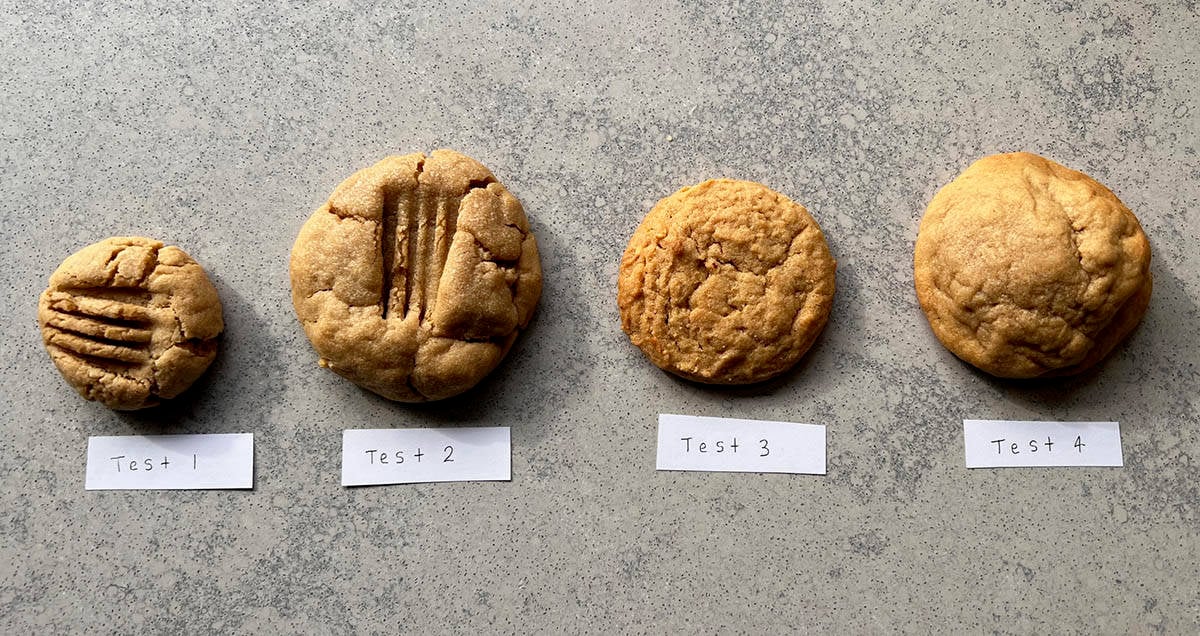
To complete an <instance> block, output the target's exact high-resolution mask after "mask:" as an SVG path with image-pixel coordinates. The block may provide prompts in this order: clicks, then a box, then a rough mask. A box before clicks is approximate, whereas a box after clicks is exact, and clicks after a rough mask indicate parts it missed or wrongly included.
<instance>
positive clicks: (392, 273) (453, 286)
mask: <svg viewBox="0 0 1200 636" xmlns="http://www.w3.org/2000/svg"><path fill="white" fill-rule="evenodd" d="M291 279H292V302H293V303H294V305H295V307H296V313H297V315H298V316H299V318H300V322H301V323H303V325H304V331H305V333H306V334H307V335H308V338H309V340H310V341H311V342H312V345H313V348H314V349H316V351H317V353H318V355H320V361H319V363H320V365H321V366H324V367H328V368H330V369H332V370H333V371H336V372H337V373H339V374H340V375H342V376H344V377H346V378H348V379H350V380H351V381H353V382H355V383H356V384H358V385H360V386H362V387H365V388H367V389H370V390H372V391H374V392H376V393H378V394H380V395H382V396H384V397H387V398H390V399H393V400H400V401H405V402H419V401H424V400H436V399H441V398H445V397H449V396H451V395H455V394H457V393H461V392H463V391H465V390H467V389H469V388H470V387H472V386H474V385H475V383H477V382H478V381H479V380H480V379H482V378H483V377H484V376H485V375H487V373H488V372H490V371H491V370H492V369H493V368H495V366H496V365H497V364H498V363H499V362H500V360H501V359H502V358H503V357H504V354H505V353H507V352H508V349H509V347H511V346H512V343H513V341H514V340H515V339H516V337H517V334H518V332H519V331H520V330H521V329H523V328H524V327H525V326H526V325H527V324H528V323H529V320H530V318H531V317H532V315H533V310H534V307H535V306H536V305H537V301H538V298H539V296H540V295H541V290H542V269H541V263H540V261H539V259H538V251H537V242H536V241H535V240H534V237H533V234H532V233H531V232H530V229H529V222H528V221H527V220H526V218H525V212H524V210H523V209H522V208H521V204H520V202H519V201H517V199H516V197H514V196H513V195H511V194H509V192H508V190H506V189H505V188H504V186H503V185H501V184H500V183H498V182H497V181H496V178H495V177H494V176H493V175H492V173H491V172H490V171H488V169H487V168H485V167H484V166H483V165H482V164H480V163H479V162H477V161H475V160H474V159H471V158H470V157H467V156H464V155H461V154H459V153H457V152H454V151H451V150H438V151H435V152H433V153H432V154H430V155H429V156H425V155H424V154H421V153H414V154H410V155H404V156H402V157H388V158H387V159H384V160H383V161H380V162H379V163H377V164H375V165H374V166H371V167H369V168H366V169H363V170H360V171H359V172H356V173H355V174H353V175H351V176H350V178H348V179H346V180H345V181H343V182H342V184H341V185H339V186H338V187H337V189H336V190H334V192H333V195H332V196H330V198H329V201H328V202H327V203H325V204H324V205H322V206H321V207H320V208H319V209H318V210H317V211H316V212H314V213H313V215H312V216H311V217H310V218H309V219H308V221H307V222H306V223H305V224H304V227H303V228H302V229H301V230H300V236H299V237H298V238H297V239H296V243H295V245H294V246H293V248H292V258H291Z"/></svg>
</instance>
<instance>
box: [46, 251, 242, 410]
mask: <svg viewBox="0 0 1200 636" xmlns="http://www.w3.org/2000/svg"><path fill="white" fill-rule="evenodd" d="M38 324H39V325H40V326H41V330H42V341H43V342H44V343H45V344H46V350H47V351H48V352H49V353H50V358H51V359H52V360H53V361H54V364H55V365H56V366H57V367H58V370H59V371H60V372H61V373H62V375H63V377H64V378H66V380H67V382H68V383H69V384H70V385H71V386H73V387H75V389H76V390H77V391H79V393H80V395H82V396H83V397H85V398H87V399H89V400H96V401H98V402H101V403H103V404H105V405H106V406H108V407H110V408H113V409H120V410H132V409H140V408H145V407H147V406H154V405H155V404H158V403H159V401H160V400H162V399H168V398H173V397H175V396H176V395H179V394H180V393H182V392H183V391H184V389H186V388H188V387H189V386H191V384H192V382H194V381H195V380H196V378H199V377H200V375H201V374H202V373H204V370H205V369H207V368H208V365H209V364H210V363H211V362H212V361H213V358H215V357H216V355H217V336H218V335H220V333H221V330H222V329H224V327H225V324H224V322H223V321H222V319H221V300H220V299H219V298H218V297H217V290H216V288H215V287H213V285H212V282H210V281H209V280H208V276H207V275H205V273H204V270H203V269H202V268H201V267H200V265H198V264H197V263H196V261H194V260H192V258H191V257H190V256H188V255H187V254H186V253H185V252H184V251H183V250H181V249H179V248H178V247H174V246H168V247H164V246H163V244H162V243H161V242H159V241H155V240H153V239H148V238H141V237H115V238H109V239H105V240H103V241H100V242H99V243H95V244H93V245H89V246H87V247H85V248H83V249H81V250H79V251H78V252H76V253H74V254H72V255H71V256H69V257H68V258H67V260H65V261H63V263H62V265H59V266H58V269H56V270H55V271H54V274H52V275H51V276H50V287H49V288H48V289H47V290H46V291H45V292H43V293H42V296H41V298H40V300H39V302H38Z"/></svg>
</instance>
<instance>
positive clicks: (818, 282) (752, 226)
mask: <svg viewBox="0 0 1200 636" xmlns="http://www.w3.org/2000/svg"><path fill="white" fill-rule="evenodd" d="M836 266H837V264H836V262H835V261H834V260H833V257H832V256H831V255H830V253H829V246H828V245H826V243H825V236H824V235H823V234H822V233H821V228H820V227H818V226H817V222H816V221H814V220H813V218H812V217H811V216H809V214H808V211H807V210H805V209H804V207H803V206H801V205H799V204H797V203H794V202H793V201H791V200H790V199H788V198H787V197H785V196H783V195H782V194H779V193H778V192H775V191H773V190H771V189H770V188H768V187H766V186H764V185H762V184H759V183H754V182H751V181H734V180H730V179H714V180H710V181H705V182H704V183H701V184H698V185H695V186H692V187H688V188H683V189H682V190H680V191H678V192H676V193H675V194H672V195H671V196H669V197H667V198H665V199H663V200H661V201H659V202H658V204H657V205H655V206H654V208H653V209H652V210H650V213H649V214H647V215H646V218H645V219H643V220H642V223H641V225H640V226H638V228H637V230H636V231H635V232H634V234H633V237H632V238H631V239H630V240H629V246H628V247H627V248H626V249H625V255H624V257H623V258H622V259H621V270H620V276H619V278H618V288H617V304H618V305H619V307H620V310H621V326H622V327H623V328H624V329H625V332H626V333H627V334H629V338H630V340H632V341H633V344H635V345H637V346H638V347H639V348H641V350H642V351H643V352H645V354H646V355H647V356H649V357H650V360H651V361H652V362H654V364H656V365H658V366H659V367H660V368H662V369H665V370H667V371H670V372H672V373H675V374H677V375H680V376H682V377H685V378H688V379H690V380H695V381H698V382H707V383H711V384H748V383H751V382H759V381H761V380H766V379H768V378H771V377H772V376H775V375H778V374H780V373H782V372H784V371H786V370H787V369H789V368H791V367H792V365H794V364H795V363H796V362H797V361H798V360H799V359H800V357H801V356H803V355H804V353H805V352H806V351H808V349H809V347H811V346H812V344H813V341H815V340H816V338H817V335H818V334H819V333H820V332H821V329H822V328H823V327H824V326H825V322H826V321H827V320H828V318H829V310H830V308H831V307H832V304H833V292H834V286H835V281H834V275H835V269H836Z"/></svg>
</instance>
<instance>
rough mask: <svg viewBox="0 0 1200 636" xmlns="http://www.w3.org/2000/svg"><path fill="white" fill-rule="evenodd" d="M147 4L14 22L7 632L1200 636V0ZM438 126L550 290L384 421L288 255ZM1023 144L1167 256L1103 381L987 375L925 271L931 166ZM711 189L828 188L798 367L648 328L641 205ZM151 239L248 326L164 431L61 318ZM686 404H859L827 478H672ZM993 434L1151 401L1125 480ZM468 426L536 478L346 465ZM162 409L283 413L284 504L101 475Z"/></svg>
mask: <svg viewBox="0 0 1200 636" xmlns="http://www.w3.org/2000/svg"><path fill="white" fill-rule="evenodd" d="M116 4H117V3H87V4H85V5H82V6H75V5H74V4H73V3H72V4H68V3H64V4H60V5H56V6H53V7H49V8H46V7H44V6H43V4H42V3H33V2H28V3H26V2H15V3H14V2H8V3H6V4H5V5H4V6H3V7H0V36H2V37H0V52H2V57H3V59H4V60H5V63H4V65H3V66H2V68H0V112H2V113H3V117H2V118H0V139H2V143H3V152H2V153H0V162H2V166H3V179H2V181H0V214H2V217H0V230H2V232H3V237H2V238H3V244H4V245H5V249H6V253H7V254H8V257H7V259H6V266H5V267H4V268H3V269H0V294H3V298H4V302H3V307H5V311H6V312H7V319H6V320H4V321H3V324H0V367H2V368H3V370H4V377H3V391H2V392H0V408H2V409H3V413H4V426H3V427H2V428H0V477H2V478H3V488H2V489H0V631H2V632H4V633H46V632H50V631H87V632H110V631H112V632H122V633H128V632H134V631H137V632H159V633H175V632H194V633H217V632H240V633H264V632H294V631H305V632H309V631H312V632H326V631H329V632H357V633H392V632H395V631H412V632H450V631H462V632H473V633H478V632H508V631H526V630H532V631H538V632H550V633H554V632H577V631H581V632H632V633H636V632H663V631H672V632H685V633H687V632H699V633H712V632H758V633H781V632H789V631H815V632H827V633H893V632H955V633H962V632H968V633H980V632H996V633H1035V632H1040V633H1046V632H1068V633H1069V632H1078V633H1154V632H1158V631H1161V632H1166V633H1196V632H1197V631H1200V593H1198V590H1200V583H1198V582H1197V577H1198V575H1197V572H1198V570H1200V479H1198V475H1197V462H1200V437H1198V434H1197V425H1198V424H1200V416H1198V415H1197V412H1198V410H1200V408H1198V407H1200V404H1198V396H1200V369H1198V368H1197V363H1198V362H1200V318H1198V311H1197V303H1198V299H1200V255H1198V250H1197V247H1196V246H1197V243H1198V239H1200V216H1198V214H1200V213H1198V212H1197V210H1198V209H1200V157H1198V156H1197V149H1198V148H1200V139H1198V137H1200V134H1198V125H1197V122H1198V121H1200V95H1198V90H1200V80H1198V79H1197V77H1200V66H1198V60H1200V44H1198V43H1200V9H1198V8H1197V5H1196V3H1195V2H1192V1H1190V0H1175V1H1166V2H1119V3H1118V2H1113V3H1109V4H1102V3H1097V2H1086V1H1085V2H1048V3H1042V2H1028V3H1024V2H1015V1H1011V0H1010V1H1008V2H1005V1H1004V0H994V1H991V2H988V3H986V4H985V3H982V2H981V3H962V4H960V5H957V6H948V5H944V4H943V3H913V2H911V1H902V2H891V3H879V2H862V1H851V2H845V3H832V2H831V3H825V4H824V5H822V4H809V3H795V4H789V5H787V6H776V5H774V4H772V3H768V2H762V1H756V0H751V1H749V2H712V1H708V2H688V3H682V4H680V3H664V4H661V5H660V4H659V3H644V2H618V3H612V4H605V5H604V6H602V7H592V8H589V7H586V6H572V5H573V4H574V3H567V2H552V3H546V4H545V5H544V6H540V7H539V6H537V5H539V4H541V3H516V4H514V3H509V2H485V3H467V6H452V5H449V4H446V3H434V5H433V6H427V5H423V6H422V8H420V9H393V8H379V7H374V6H369V5H366V4H363V3H359V2H340V3H335V6H330V7H324V8H316V7H308V6H301V7H294V8H290V9H281V8H278V5H277V3H262V4H261V5H260V4H257V3H239V4H240V5H242V6H240V7H237V8H233V7H231V6H226V7H225V8H202V7H195V8H187V9H184V8H173V9H157V8H151V7H131V6H120V7H118V6H116ZM218 4H222V3H218ZM224 4H228V3H224ZM530 4H532V5H534V6H528V5H530ZM252 5H254V6H252ZM481 5H489V6H481ZM798 5H803V6H798ZM443 146H447V147H453V148H456V149H458V150H461V151H463V152H465V153H467V154H470V155H472V156H474V157H476V158H478V159H479V160H481V161H482V162H484V163H485V164H486V165H488V166H489V167H490V168H491V169H492V170H493V171H494V172H495V173H496V175H497V176H498V177H499V178H500V179H501V180H502V181H503V182H504V183H505V184H507V186H508V187H509V188H510V189H511V190H512V192H513V193H515V194H516V195H517V196H518V197H519V198H520V199H521V200H522V201H523V202H524V204H525V208H526V210H527V212H528V214H529V217H530V218H531V220H532V224H533V227H534V230H535V232H536V233H537V236H538V240H539V242H540V246H541V250H542V258H543V265H544V267H545V272H546V286H545V294H544V296H543V299H542V303H541V307H540V310H539V312H540V313H539V315H538V317H537V318H536V320H535V322H534V324H533V326H532V328H531V329H530V330H529V332H528V333H527V334H526V335H525V336H524V337H523V338H522V339H521V340H520V341H519V342H518V344H517V346H516V348H515V349H514V351H513V352H512V354H511V355H510V357H509V358H508V360H507V362H506V363H505V364H504V365H503V366H502V367H501V368H500V369H499V370H498V371H497V372H496V373H494V374H493V375H492V376H491V377H490V378H489V379H488V380H486V381H485V382H484V383H483V384H482V385H481V386H480V387H479V388H477V389H476V390H474V391H473V392H471V393H469V394H468V395H467V396H465V397H463V398H461V399H455V400H450V401H447V402H445V403H438V404H432V405H424V406H405V405H398V404H392V403H389V402H387V401H385V400H383V399H380V398H377V397H375V396H374V395H372V394H369V393H366V392H364V391H362V390H359V389H358V388H356V387H355V386H353V385H351V384H349V383H348V382H345V381H343V380H341V379H340V378H338V377H336V376H334V375H333V374H331V373H328V372H326V371H323V370H321V369H318V368H317V367H316V358H315V355H314V354H313V352H312V350H311V349H310V347H309V345H308V343H307V341H306V340H305V338H304V335H303V333H302V332H301V330H300V328H299V325H298V323H297V321H296V319H295V317H294V315H293V313H292V309H291V305H290V298H289V293H288V279H287V257H288V252H289V250H290V247H291V243H292V240H293V239H294V237H295V235H296V232H297V231H298V230H299V228H300V225H301V223H302V222H303V221H304V219H305V218H306V217H307V216H308V214H309V213H310V212H311V211H312V210H313V209H314V208H315V207H316V206H317V205H318V204H320V203H321V202H322V201H323V200H324V199H325V198H326V196H327V195H328V193H329V192H330V191H331V190H332V188H333V187H334V186H335V185H336V184H337V183H338V182H339V181H340V180H341V179H343V178H344V177H346V176H347V175H349V174H350V173H351V172H353V171H355V170H357V169H358V168H361V167H363V166H366V165H368V164H370V163H372V162H374V161H376V160H378V159H379V158H381V157H383V156H385V155H387V154H392V153H405V152H411V151H416V150H431V149H434V148H438V147H443ZM1018 149H1024V150H1030V151H1033V152H1038V153H1040V154H1044V155H1046V156H1049V157H1051V158H1054V159H1056V160H1058V161H1060V162H1062V163H1064V164H1066V165H1068V166H1071V167H1074V168H1076V169H1079V170H1083V171H1085V172H1088V173H1090V174H1091V175H1093V176H1094V177H1096V178H1097V179H1098V180H1100V181H1101V182H1103V183H1105V184H1106V185H1108V186H1109V187H1110V188H1112V189H1113V190H1114V191H1115V192H1116V193H1117V194H1118V196H1120V197H1121V198H1122V199H1123V200H1124V201H1125V203H1126V204H1127V205H1129V207H1130V208H1132V209H1133V210H1134V211H1135V212H1136V213H1137V214H1138V216H1139V218H1140V219H1141V222H1142V224H1143V225H1144V227H1145V229H1146V231H1147V233H1148V234H1149V236H1150V239H1151V241H1152V245H1153V248H1154V261H1153V274H1154V279H1155V290H1154V298H1153V301H1152V304H1151V307H1150V311H1149V313H1148V315H1147V316H1146V318H1145V320H1144V322H1143V323H1142V325H1141V327H1140V328H1139V329H1138V330H1137V331H1136V332H1135V333H1134V335H1133V336H1132V337H1131V338H1130V339H1129V340H1128V341H1127V343H1126V344H1125V345H1123V346H1121V347H1120V348H1118V349H1117V351H1116V352H1115V353H1114V355H1112V357H1111V358H1110V359H1109V360H1108V362H1107V363H1106V364H1104V365H1103V366H1102V368H1100V369H1099V370H1098V371H1096V372H1094V373H1090V374H1088V375H1086V376H1084V377H1081V378H1076V379H1071V380H1066V381H1059V382H1049V383H1040V384H1034V385H1021V384H1013V383H1008V382H1001V381H997V380H993V379H991V378H988V377H985V376H983V375H981V374H979V373H977V372H975V371H973V370H972V369H971V368H969V367H967V366H965V365H964V364H962V363H960V362H958V361H957V360H956V359H955V358H954V357H953V356H952V355H951V354H949V353H948V352H946V351H945V350H944V349H943V348H942V347H941V346H940V345H939V344H938V343H937V342H936V340H935V339H934V338H933V337H932V335H931V333H930V331H929V329H928V327H927V325H926V324H925V320H924V317H923V316H922V315H921V313H920V311H919V309H918V307H917V304H916V301H915V296H914V294H913V292H912V267H911V252H912V245H913V240H914V238H915V236H916V229H917V223H918V220H919V219H920V216H921V214H922V212H923V210H924V206H925V204H926V202H927V201H928V200H929V198H930V197H931V196H932V194H933V193H934V191H935V190H936V189H937V188H938V187H940V186H941V185H942V184H944V183H945V182H946V181H948V180H949V179H950V178H952V177H953V176H954V175H955V174H956V173H957V172H959V171H960V170H962V169H963V168H964V167H965V166H966V165H967V164H968V163H970V162H971V161H972V160H974V159H975V158H977V157H979V156H981V155H984V154H988V153H992V152H998V151H1008V150H1018ZM716 176H729V177H739V178H746V179H754V180H758V181H762V182H765V183H767V184H769V185H771V186H772V187H774V188H776V189H778V190H780V191H782V192H784V193H785V194H788V195H789V196H791V197H793V198H795V199H796V200H797V201H799V202H801V203H804V204H805V205H806V206H807V207H808V208H809V210H810V211H811V212H812V213H813V215H814V216H815V217H816V218H817V220H818V221H819V222H820V223H821V225H822V226H823V228H824V229H825V231H826V233H827V235H828V237H829V240H830V246H831V249H832V250H833V252H834V254H835V256H836V257H837V259H838V261H839V270H838V286H839V287H838V293H837V297H836V300H835V306H834V310H833V315H832V319H831V321H830V324H829V327H828V328H827V329H826V331H825V332H824V334H823V335H822V336H821V338H820V339H819V340H818V342H817V344H816V346H815V347H814V349H813V350H812V351H811V353H810V354H809V355H808V356H807V358H806V359H805V360H804V361H803V362H802V363H801V365H800V366H799V368H798V369H797V370H796V371H795V372H792V373H789V374H788V375H787V376H786V377H784V378H782V379H780V380H776V381H773V382H770V383H768V384H766V385H764V386H756V387H751V388H742V389H720V388H710V387H704V386H698V385H694V384H690V383H687V382H684V381H680V380H676V379H674V378H672V377H670V376H668V375H666V374H664V373H662V372H659V371H658V370H657V369H655V368H654V367H652V366H651V365H650V364H649V363H648V362H647V361H646V360H645V359H644V358H643V356H642V355H641V353H640V352H639V351H638V350H637V349H635V348H634V347H633V346H632V345H630V344H629V342H628V340H627V338H626V337H625V336H624V335H623V334H622V332H621V330H620V327H619V321H618V317H617V311H616V304H615V301H614V295H615V281H616V270H617V264H618V260H619V257H620V253H621V251H622V250H623V248H624V245H625V242H626V240H627V239H628V237H629V235H630V233H631V232H632V231H633V228H634V227H635V226H636V224H637V222H638V221H639V220H640V218H641V217H642V215H643V214H644V213H645V212H646V211H647V210H648V209H649V207H650V206H651V205H652V204H653V202H654V201H655V200H657V199H658V198H659V197H661V196H664V195H666V194H669V193H670V192H673V191H675V190H676V189H678V188H679V187H681V186H683V185H687V184H690V183H694V182H696V181H699V180H701V179H704V178H707V177H716ZM122 234H143V235H149V236H153V237H157V238H160V239H162V240H164V241H167V242H168V243H174V244H178V245H180V246H182V247H183V248H184V249H186V250H187V251H188V252H190V253H191V254H192V255H193V256H195V257H196V258H197V259H198V260H199V261H200V262H201V263H202V264H203V265H204V266H205V267H206V268H207V269H208V271H209V272H210V274H211V276H212V277H213V279H214V281H215V283H216V285H217V287H218V289H219V290H220V293H221V295H222V298H223V301H224V303H225V312H226V313H225V317H226V323H227V332H226V335H225V336H224V340H223V343H222V351H221V354H220V357H219V358H218V360H217V362H216V363H215V365H214V367H213V368H212V369H211V371H210V372H209V374H208V375H207V376H205V378H204V379H202V380H201V382H200V383H199V385H198V386H197V387H196V388H195V389H194V390H193V391H191V392H190V393H188V394H187V395H186V396H185V397H183V398H181V399H179V400H177V401H176V402H175V403H173V404H172V405H171V406H169V407H166V408H161V409H158V410H157V411H153V412H149V413H139V414H134V415H129V414H118V413H113V412H110V411H108V410H107V409H105V408H104V407H102V406H98V405H96V404H92V403H88V402H85V401H83V400H82V399H80V398H79V397H78V396H77V395H76V394H75V393H74V392H73V391H71V389H70V388H68V387H67V386H66V384H65V383H64V382H63V381H62V380H61V379H60V378H59V376H58V374H57V372H56V371H55V369H54V368H53V366H52V365H51V364H50V361H49V359H48V358H47V356H46V354H45V353H44V351H43V349H42V345H41V342H40V338H39V336H38V330H37V327H36V323H35V319H34V315H35V303H36V297H37V294H38V293H39V292H40V291H41V290H42V289H43V288H44V286H45V283H46V279H47V277H48V275H49V273H50V272H51V271H52V270H53V269H54V267H55V266H56V265H57V264H58V262H59V261H61V260H62V259H63V258H64V257H66V256H67V255H68V254H70V253H71V252H73V251H75V250H76V249H78V248H79V247H81V246H83V245H86V244H88V243H91V242H93V241H95V240H98V239H100V238H102V237H105V236H109V235H122ZM659 412H676V413H687V414H693V415H712V416H740V417H748V418H758V419H774V420H788V421H801V422H816V423H822V424H826V425H827V426H828V427H829V429H828V430H829V439H830V446H829V475H828V476H827V477H823V478H822V477H811V476H786V475H744V474H698V473H691V474H682V473H656V472H655V471H654V431H655V417H656V414H658V413H659ZM964 417H967V418H971V417H978V418H1003V419H1055V420H1071V419H1076V420H1078V419H1104V420H1118V421H1120V422H1121V426H1122V433H1123V438H1124V451H1125V457H1126V465H1125V467H1124V468H1121V469H1087V468H1083V469H1019V470H1006V471H970V472H969V471H967V470H966V469H965V468H964V467H963V450H962V423H961V420H962V419H963V418H964ZM458 423H465V424H475V425H508V426H511V427H512V441H513V451H512V462H513V480H512V482H511V483H475V484H440V485H439V484H433V485H417V486H393V487H380V488H366V489H343V488H341V487H340V486H339V466H340V455H339V451H340V442H341V430H342V429H343V428H348V427H349V428H364V427H367V428H369V427H390V426H437V425H443V424H458ZM168 431H169V432H243V431H245V432H253V433H254V434H255V436H256V438H255V439H256V447H257V453H256V457H257V483H256V488H255V490H253V491H250V492H245V491H243V492H229V491H224V492H162V491H159V492H85V491H84V489H83V475H84V466H83V459H84V451H85V449H86V440H87V436H89V435H119V434H133V433H150V432H168Z"/></svg>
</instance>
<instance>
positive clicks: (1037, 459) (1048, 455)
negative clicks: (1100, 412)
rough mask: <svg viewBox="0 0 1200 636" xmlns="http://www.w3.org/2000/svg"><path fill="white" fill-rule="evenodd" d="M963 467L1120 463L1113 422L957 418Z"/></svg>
mask: <svg viewBox="0 0 1200 636" xmlns="http://www.w3.org/2000/svg"><path fill="white" fill-rule="evenodd" d="M963 442H964V444H965V445H966V454H967V468H1008V467H1017V466H1124V465H1125V461H1124V457H1123V456H1122V454H1121V428H1120V425H1119V424H1118V423H1117V422H1009V421H1004V420H963Z"/></svg>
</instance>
